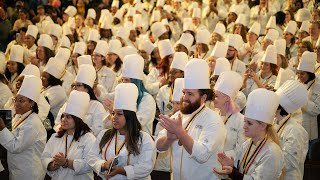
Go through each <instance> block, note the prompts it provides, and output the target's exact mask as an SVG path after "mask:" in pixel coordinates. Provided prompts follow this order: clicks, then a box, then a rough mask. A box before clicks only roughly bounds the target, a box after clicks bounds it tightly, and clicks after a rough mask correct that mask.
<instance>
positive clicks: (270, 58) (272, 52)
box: [261, 45, 278, 65]
mask: <svg viewBox="0 0 320 180" xmlns="http://www.w3.org/2000/svg"><path fill="white" fill-rule="evenodd" d="M261 62H267V63H271V64H275V65H277V64H278V63H277V48H276V46H274V45H269V46H268V47H267V49H266V51H265V53H264V54H263V56H262V59H261Z"/></svg>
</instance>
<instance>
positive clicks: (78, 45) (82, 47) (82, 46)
mask: <svg viewBox="0 0 320 180" xmlns="http://www.w3.org/2000/svg"><path fill="white" fill-rule="evenodd" d="M86 49H87V45H86V43H84V42H75V43H74V49H73V53H77V54H80V55H84V53H85V52H86Z"/></svg>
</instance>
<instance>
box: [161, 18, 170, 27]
mask: <svg viewBox="0 0 320 180" xmlns="http://www.w3.org/2000/svg"><path fill="white" fill-rule="evenodd" d="M161 23H162V24H163V25H165V26H169V22H168V19H167V18H163V19H162V20H161Z"/></svg>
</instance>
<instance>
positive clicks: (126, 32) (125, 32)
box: [116, 27, 130, 40]
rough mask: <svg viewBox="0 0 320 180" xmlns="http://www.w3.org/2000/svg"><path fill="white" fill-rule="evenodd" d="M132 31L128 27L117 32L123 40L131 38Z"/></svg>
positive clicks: (117, 35)
mask: <svg viewBox="0 0 320 180" xmlns="http://www.w3.org/2000/svg"><path fill="white" fill-rule="evenodd" d="M129 35H130V31H129V30H128V29H126V28H124V27H123V28H120V29H119V31H118V32H117V34H116V37H120V38H121V39H123V40H126V39H128V38H129Z"/></svg>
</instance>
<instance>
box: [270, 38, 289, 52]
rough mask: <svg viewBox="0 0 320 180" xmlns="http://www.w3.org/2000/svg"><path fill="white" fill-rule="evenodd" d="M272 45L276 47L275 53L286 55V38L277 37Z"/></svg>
mask: <svg viewBox="0 0 320 180" xmlns="http://www.w3.org/2000/svg"><path fill="white" fill-rule="evenodd" d="M273 44H274V46H275V47H276V49H277V54H280V55H282V56H286V47H287V46H286V40H285V39H282V38H281V39H277V40H275V41H274V43H273Z"/></svg>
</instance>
